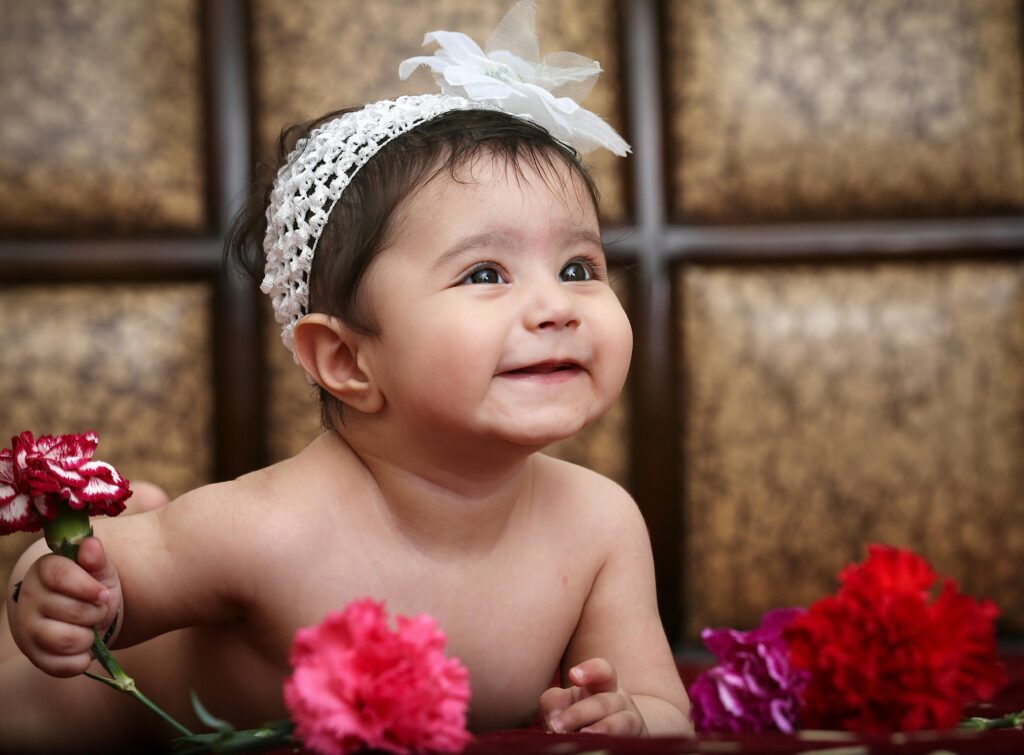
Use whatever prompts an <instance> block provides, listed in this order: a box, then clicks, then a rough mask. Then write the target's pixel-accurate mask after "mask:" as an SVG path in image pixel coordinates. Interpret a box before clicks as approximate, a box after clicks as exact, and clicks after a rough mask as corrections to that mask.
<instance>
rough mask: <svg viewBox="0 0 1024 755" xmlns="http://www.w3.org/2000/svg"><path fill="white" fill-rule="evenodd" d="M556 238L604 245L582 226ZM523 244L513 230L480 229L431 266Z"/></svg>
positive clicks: (572, 242) (440, 265)
mask: <svg viewBox="0 0 1024 755" xmlns="http://www.w3.org/2000/svg"><path fill="white" fill-rule="evenodd" d="M558 240H559V242H560V243H561V244H563V245H565V246H569V245H572V244H578V243H581V242H584V243H590V244H594V245H596V246H598V247H600V248H602V249H603V248H604V245H603V243H602V242H601V234H599V233H598V232H597V231H594V230H593V229H591V228H584V227H582V226H567V227H566V228H564V229H563V230H562V232H561V233H560V234H559V236H558ZM525 245H526V242H525V241H524V240H523V237H522V236H521V235H520V234H519V233H518V232H516V231H514V230H510V229H493V230H488V231H482V232H480V233H474V234H471V235H469V236H466V237H465V238H462V239H459V240H458V241H457V242H455V244H453V245H452V246H451V248H450V249H448V251H446V252H445V253H444V254H442V255H441V256H440V257H438V258H437V260H435V261H434V265H433V267H434V268H440V267H443V266H444V265H445V264H447V263H448V262H449V261H451V260H452V259H455V258H457V257H459V256H460V255H463V254H465V253H466V252H468V251H471V250H473V249H488V248H495V247H498V248H502V249H521V248H522V247H524V246H525Z"/></svg>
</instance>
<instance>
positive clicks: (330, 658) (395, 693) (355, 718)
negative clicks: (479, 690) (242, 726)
mask: <svg viewBox="0 0 1024 755" xmlns="http://www.w3.org/2000/svg"><path fill="white" fill-rule="evenodd" d="M444 646H445V636H444V633H443V632H442V631H441V630H440V629H439V628H438V626H437V622H435V621H434V619H432V618H430V617H429V616H425V615H424V616H417V617H415V618H407V617H404V616H399V617H398V620H397V628H396V629H392V628H391V626H390V624H389V621H388V616H387V612H386V611H385V608H384V604H383V603H378V602H376V601H373V600H362V601H357V602H355V603H351V604H350V605H349V606H348V607H347V608H346V609H345V610H344V611H341V612H339V613H333V614H330V615H329V616H328V617H327V618H326V619H324V621H323V622H322V623H321V624H319V625H317V626H314V627H308V628H306V629H300V630H299V631H298V632H297V633H296V635H295V642H294V644H293V645H292V652H291V663H292V667H293V669H294V673H293V674H292V675H291V677H289V678H288V680H287V681H286V682H285V685H284V699H285V704H286V705H287V706H288V709H289V711H290V712H291V716H292V720H293V721H294V722H295V733H296V735H297V736H299V737H300V738H301V739H302V740H303V744H304V746H305V747H307V748H309V749H311V750H315V751H316V752H319V753H324V755H340V754H341V753H349V752H354V751H356V750H359V749H363V748H369V749H376V750H384V751H386V752H393V753H408V752H413V751H426V750H431V751H434V752H457V751H459V750H461V749H462V748H463V747H465V745H466V744H467V743H468V742H469V739H470V736H469V734H468V732H467V731H466V709H467V707H468V705H469V673H468V672H467V671H466V668H465V667H464V666H463V665H462V664H461V663H460V662H459V661H458V660H456V659H454V658H446V657H445V654H444Z"/></svg>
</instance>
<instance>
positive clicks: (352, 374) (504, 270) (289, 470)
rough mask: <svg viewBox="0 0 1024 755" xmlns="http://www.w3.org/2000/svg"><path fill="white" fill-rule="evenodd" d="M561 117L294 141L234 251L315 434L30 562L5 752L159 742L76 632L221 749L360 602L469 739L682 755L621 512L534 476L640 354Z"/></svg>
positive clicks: (365, 130)
mask: <svg viewBox="0 0 1024 755" xmlns="http://www.w3.org/2000/svg"><path fill="white" fill-rule="evenodd" d="M447 34H448V33H447V32H438V33H435V35H434V38H435V39H436V40H437V41H439V42H442V46H443V45H444V41H445V39H443V38H441V37H440V35H447ZM460 36H461V35H460ZM482 54H483V53H481V55H482ZM427 60H435V59H422V58H421V59H415V60H414V61H413V62H414V63H415V62H424V61H427ZM427 64H428V65H431V66H432V67H435V66H434V64H431V63H427ZM441 65H442V63H438V64H437V66H438V67H440V66H441ZM435 70H437V67H435ZM552 99H554V98H552ZM577 112H582V113H584V114H586V116H589V118H591V119H593V121H596V122H597V123H598V124H600V125H601V126H603V127H604V129H606V130H607V131H598V132H597V133H598V140H599V141H600V140H604V141H603V142H602V143H605V144H608V145H611V146H613V147H618V149H617V151H619V150H622V147H624V143H622V144H621V145H620V142H621V140H619V141H618V142H616V141H614V139H618V137H617V135H615V134H614V132H612V131H611V129H610V128H608V127H607V126H606V125H605V124H603V122H601V121H600V120H599V119H597V118H596V116H593V115H591V114H589V113H586V111H577ZM563 120H566V119H563ZM569 121H570V122H569V125H568V126H566V125H565V123H560V122H558V119H554V120H553V121H551V122H545V121H544V119H543V118H542V117H534V118H533V119H531V120H527V119H524V118H523V117H519V116H517V115H512V114H509V113H508V112H505V111H504V110H503V109H502V108H500V107H497V106H495V105H494V102H493V101H491V100H480V99H471V98H468V97H462V96H456V95H453V94H450V93H444V94H441V95H423V96H420V97H413V98H402V99H400V100H398V101H397V102H390V101H385V102H382V103H374V104H373V105H369V106H367V107H365V108H362V109H357V110H351V111H346V112H343V113H340V114H332V115H330V116H327V117H325V118H323V119H320V120H319V121H317V122H314V123H313V124H310V125H309V126H308V127H307V128H306V129H305V130H304V131H302V132H300V133H298V134H295V133H291V134H286V135H285V138H287V139H288V140H290V141H293V140H294V138H295V137H296V136H301V137H302V140H300V141H299V142H298V144H297V146H296V148H295V150H294V152H293V153H292V154H291V155H290V156H289V158H288V159H287V161H286V162H285V165H284V167H283V168H282V170H281V171H280V173H279V174H278V175H277V178H276V181H275V184H274V187H273V191H272V192H271V194H270V208H269V210H267V211H266V212H265V213H264V212H263V208H264V206H265V205H264V202H265V199H266V194H265V193H261V194H260V196H259V201H260V205H259V212H254V211H252V210H250V211H249V212H248V214H247V216H246V217H245V218H243V220H242V222H240V223H239V224H238V225H237V226H236V229H235V233H234V234H233V236H232V240H231V247H232V249H233V250H234V252H235V253H236V254H238V255H239V256H240V257H242V258H244V259H245V260H247V262H248V264H249V266H250V267H259V268H260V269H261V271H262V272H263V273H264V282H263V288H264V290H265V291H268V292H269V293H271V295H272V297H273V298H274V305H275V310H276V312H277V316H278V319H279V321H281V322H282V324H283V325H284V341H285V343H286V345H288V346H289V348H291V349H292V350H293V354H294V356H295V358H296V361H297V362H298V363H299V364H300V365H301V366H302V368H303V369H304V370H305V372H306V373H307V375H308V376H309V378H310V380H311V381H313V382H314V383H315V384H316V385H317V386H319V391H320V395H321V405H322V410H323V415H324V419H325V428H326V432H325V433H324V434H323V435H321V436H320V437H318V438H317V439H316V440H314V441H313V442H312V443H311V444H310V445H309V446H308V447H306V448H305V449H304V450H303V451H301V452H300V453H298V454H297V455H296V456H294V457H292V458H290V459H287V460H286V461H283V462H281V463H279V464H275V465H273V466H271V467H269V468H267V469H262V470H259V471H256V472H253V473H251V474H248V475H245V476H243V477H241V478H239V479H237V480H234V481H232V482H227V483H221V484H215V485H210V486H207V487H204V488H200V489H198V490H195V491H193V492H191V493H188V494H186V495H184V496H182V497H181V498H179V499H177V500H175V501H173V502H171V503H169V504H168V505H166V506H162V507H160V508H158V509H156V510H154V511H151V512H148V513H144V514H139V515H135V516H127V517H120V518H118V519H110V520H99V521H96V522H95V524H94V526H95V529H96V535H97V537H96V538H93V539H90V540H87V541H86V542H85V543H84V544H83V546H82V548H81V552H80V556H79V563H78V564H77V565H76V564H75V563H73V562H71V561H70V560H68V559H63V558H59V557H56V556H53V555H43V554H44V553H45V552H46V550H45V546H44V545H43V544H41V543H40V544H37V545H36V546H33V547H32V548H31V549H29V551H28V552H27V553H26V555H25V556H24V557H23V558H22V559H21V561H19V563H18V565H17V567H16V569H15V573H14V575H13V577H12V584H11V586H10V587H9V588H8V592H7V595H8V600H7V611H8V614H9V623H10V628H11V636H4V637H0V689H2V690H3V691H4V694H3V697H4V701H5V702H4V703H3V705H0V749H17V750H19V751H21V750H24V749H27V748H35V749H39V750H52V749H54V748H64V749H66V748H67V746H68V744H69V742H70V738H71V737H72V736H74V738H75V740H76V741H77V742H79V743H80V744H81V746H82V747H83V748H85V749H88V748H90V747H91V748H98V747H109V746H114V745H119V744H124V743H139V742H144V741H150V740H152V739H153V738H161V737H162V738H164V739H167V738H169V737H170V736H172V735H173V732H171V730H170V729H169V728H168V729H167V730H166V731H165V730H164V728H163V724H161V723H160V722H159V721H157V720H156V719H155V718H153V717H150V716H149V715H148V714H147V713H145V712H144V711H142V709H141V708H139V707H138V704H137V703H135V702H134V701H132V700H130V699H128V698H127V697H126V696H123V695H117V694H115V693H114V692H112V691H109V690H104V689H103V688H102V687H101V686H100V685H98V684H96V683H95V682H94V681H92V680H88V679H86V678H83V677H81V676H80V674H81V673H82V672H83V671H85V670H87V669H89V668H90V666H91V657H90V655H89V647H90V645H91V642H92V628H93V627H94V626H95V627H98V628H99V629H100V631H101V633H102V632H105V631H107V629H108V628H109V627H110V626H111V625H112V624H113V634H112V640H111V645H112V646H113V647H114V648H115V649H117V655H118V658H119V660H120V661H121V663H122V665H123V666H124V667H125V668H126V669H127V670H128V672H129V673H130V674H132V676H134V677H135V678H136V680H137V682H138V685H139V687H140V688H141V689H143V690H144V691H145V692H146V693H147V694H148V695H149V696H150V697H152V698H154V699H155V700H156V701H157V702H158V703H159V704H161V705H162V706H164V707H166V708H167V709H168V710H169V712H170V713H171V714H172V715H174V716H175V717H177V718H179V720H182V721H183V722H185V723H186V724H189V723H190V722H191V723H194V724H195V728H196V729H201V728H202V727H201V725H200V724H199V723H198V722H196V721H195V720H194V716H193V715H192V714H191V712H190V710H189V690H191V689H195V690H196V692H197V693H198V694H199V696H200V698H201V699H202V700H203V702H204V704H205V705H206V707H207V708H208V709H210V710H211V711H213V712H214V713H215V714H216V715H218V716H221V717H223V718H226V719H228V720H230V721H231V722H232V723H234V724H236V725H238V726H255V725H258V724H259V723H262V722H266V721H270V720H274V719H278V718H281V717H284V716H285V715H286V711H285V709H284V707H283V702H282V698H281V686H282V682H283V681H284V679H285V678H286V676H287V675H288V674H289V671H290V669H289V664H288V651H289V648H290V645H291V641H292V638H293V637H294V635H295V632H296V630H298V629H299V628H301V627H304V626H308V625H311V624H315V623H318V622H319V621H321V620H322V619H323V618H324V616H325V615H326V614H327V613H328V612H331V611H336V610H339V609H340V608H342V607H344V606H345V605H346V604H347V603H349V602H350V601H353V600H357V599H360V598H363V597H367V596H370V597H374V598H377V599H384V600H386V601H387V607H388V610H389V611H390V612H391V613H393V614H405V615H414V614H419V613H429V614H430V615H432V616H433V617H434V618H436V619H437V621H438V622H439V624H440V626H441V628H442V629H443V630H444V631H445V632H446V634H447V636H448V643H449V644H448V652H449V654H450V655H452V656H456V657H458V658H460V659H461V660H462V662H463V663H464V664H465V665H466V666H467V668H468V669H469V672H470V679H471V687H472V700H471V705H470V713H469V724H470V728H471V729H472V730H474V731H485V730H489V729H497V728H509V727H517V726H522V725H525V724H528V723H529V722H530V721H531V720H532V719H533V718H534V717H535V716H536V715H537V714H538V712H539V713H540V715H541V716H542V718H543V720H544V721H545V722H546V725H547V727H548V728H550V729H551V730H554V731H558V732H569V731H588V732H603V733H609V734H618V735H627V736H636V735H647V734H650V735H668V734H688V733H691V732H692V727H691V724H690V721H689V718H688V715H687V712H688V708H689V705H688V701H687V697H686V693H685V692H684V690H683V686H682V684H681V682H680V679H679V675H678V674H677V672H676V667H675V664H674V662H673V658H672V654H671V652H670V649H669V646H668V642H667V641H666V638H665V635H664V631H663V629H662V626H661V622H660V620H659V617H658V610H657V604H656V598H655V589H654V572H653V564H652V559H651V549H650V544H649V540H648V536H647V531H646V527H645V524H644V521H643V519H642V517H641V515H640V513H639V511H638V509H637V507H636V505H635V503H634V502H633V501H632V500H631V499H630V497H629V495H628V494H626V493H625V492H624V491H623V490H622V489H621V488H619V487H618V486H617V485H615V484H614V483H612V482H610V481H609V480H607V479H605V478H603V477H601V476H600V475H597V474H595V473H593V472H590V471H588V470H585V469H582V468H580V467H578V466H574V465H572V464H569V463H566V462H563V461H558V460H555V459H553V458H550V457H547V456H544V455H543V454H541V453H538V452H539V450H540V449H542V448H543V447H544V446H546V445H548V444H550V443H552V442H554V441H557V440H561V439H563V438H567V437H569V436H571V435H573V434H574V433H576V432H578V431H579V430H580V429H582V428H584V427H586V426H587V425H589V424H590V423H592V422H594V421H595V420H597V419H598V418H599V417H600V416H601V415H602V414H604V412H605V411H606V410H607V409H608V408H609V407H610V405H611V404H612V402H613V401H614V400H615V399H616V397H617V396H618V394H619V391H620V389H621V388H622V385H623V382H624V380H625V377H626V371H627V368H628V365H629V358H630V351H631V346H632V339H631V331H630V326H629V323H628V321H627V319H626V316H625V314H624V312H623V310H622V308H621V306H620V305H619V302H618V301H617V299H616V297H615V294H614V293H613V292H612V290H611V288H610V287H609V285H608V277H607V268H606V260H605V254H604V250H603V248H602V244H601V236H600V229H599V225H598V216H597V197H596V191H595V188H594V185H593V183H592V181H591V179H590V177H589V176H588V174H587V172H586V171H585V169H584V168H583V167H582V165H581V163H580V161H579V158H578V155H577V153H576V151H575V150H574V149H572V148H571V147H569V146H567V145H568V144H571V143H573V137H574V136H575V135H576V134H574V126H573V125H572V124H573V123H577V122H578V119H577V120H572V119H569ZM593 121H587V124H588V128H589V129H590V131H589V132H588V133H589V136H586V137H585V138H584V141H586V139H587V138H589V139H591V140H593V139H594V136H593V134H594V133H595V131H594V128H593V126H594V124H593ZM608 134H611V136H609V135H608ZM612 137H614V139H613V138H612ZM623 151H624V150H623ZM264 251H265V252H266V256H264ZM254 253H255V254H258V255H259V260H258V261H256V260H254V259H253V257H254ZM264 268H265V269H264ZM16 581H21V588H20V594H19V597H18V600H17V602H15V601H14V600H13V597H12V596H13V585H14V582H16ZM12 637H13V642H12ZM14 643H16V644H17V648H20V650H21V653H19V652H18V651H17V649H16V648H15V647H14ZM22 653H23V655H22ZM559 669H560V671H561V679H562V684H563V685H564V687H552V688H549V687H550V685H551V682H552V679H553V677H554V674H555V672H556V670H559ZM55 677H75V678H73V679H64V678H60V679H58V678H55ZM15 691H16V692H15Z"/></svg>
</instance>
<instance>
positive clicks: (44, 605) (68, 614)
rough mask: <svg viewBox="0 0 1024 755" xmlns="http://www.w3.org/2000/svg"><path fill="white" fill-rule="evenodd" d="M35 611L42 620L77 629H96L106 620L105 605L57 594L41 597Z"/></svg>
mask: <svg viewBox="0 0 1024 755" xmlns="http://www.w3.org/2000/svg"><path fill="white" fill-rule="evenodd" d="M37 610H38V612H39V615H40V616H42V617H44V618H47V619H52V620H54V621H60V622H63V623H65V624H74V625H75V626H79V627H98V626H100V625H101V624H103V623H104V622H105V621H106V619H107V607H106V606H105V605H100V606H98V605H96V604H95V603H86V602H85V601H82V600H75V599H74V598H69V597H67V596H65V595H60V594H59V593H49V594H47V595H44V596H41V598H40V601H39V604H38V607H37Z"/></svg>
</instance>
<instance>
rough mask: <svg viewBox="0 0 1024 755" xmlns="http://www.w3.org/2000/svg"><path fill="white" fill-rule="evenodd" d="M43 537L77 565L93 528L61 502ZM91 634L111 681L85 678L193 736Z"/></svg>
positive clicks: (85, 517) (94, 649) (94, 651)
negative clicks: (140, 689) (81, 550)
mask: <svg viewBox="0 0 1024 755" xmlns="http://www.w3.org/2000/svg"><path fill="white" fill-rule="evenodd" d="M43 535H44V536H45V537H46V544H47V545H48V546H50V550H51V551H53V552H54V553H57V554H58V555H61V556H65V557H66V558H70V559H71V560H72V561H78V548H79V546H80V545H81V544H82V542H83V541H84V540H85V539H86V538H88V537H92V526H91V525H90V524H89V512H88V511H87V510H86V509H84V508H83V509H81V510H76V509H73V508H71V507H70V506H68V505H67V504H66V503H65V502H63V501H61V502H59V503H58V504H57V516H55V517H54V518H53V520H52V521H48V522H46V523H45V524H44V525H43ZM92 631H93V637H94V639H93V643H92V654H93V656H95V658H96V660H97V661H99V663H100V665H101V666H102V667H103V669H104V670H105V671H106V672H107V673H108V674H110V677H109V678H107V677H104V676H99V675H98V674H93V673H90V672H88V671H86V672H85V675H86V676H88V677H89V678H90V679H95V680H96V681H98V682H103V683H104V684H106V685H107V686H108V687H113V688H114V689H116V690H118V691H119V692H124V693H125V694H128V695H131V696H132V697H134V698H135V699H136V700H138V701H139V702H140V703H142V704H143V705H145V706H146V707H147V708H149V709H150V710H151V711H153V712H154V713H156V714H157V715H158V716H160V718H162V719H163V720H164V721H166V722H167V723H168V724H170V725H171V726H172V727H173V728H174V729H176V730H177V731H178V733H179V734H183V735H184V736H186V737H190V736H193V735H192V732H191V731H189V730H188V729H187V728H185V727H184V726H182V725H181V724H180V723H179V722H178V721H176V720H175V719H174V718H172V717H171V715H170V714H168V713H167V712H166V711H165V710H163V709H162V708H161V707H160V706H159V705H157V704H156V703H154V702H153V701H152V700H150V699H149V698H148V697H146V696H145V695H144V694H142V692H140V691H139V690H138V688H137V687H136V686H135V680H134V679H132V678H131V677H130V676H128V675H127V674H126V673H125V672H124V669H122V668H121V664H119V663H118V662H117V659H115V658H114V656H113V654H112V653H111V652H110V650H109V649H108V648H107V645H106V643H105V642H103V640H102V639H101V638H100V634H99V632H97V631H96V630H95V629H93V630H92Z"/></svg>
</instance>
